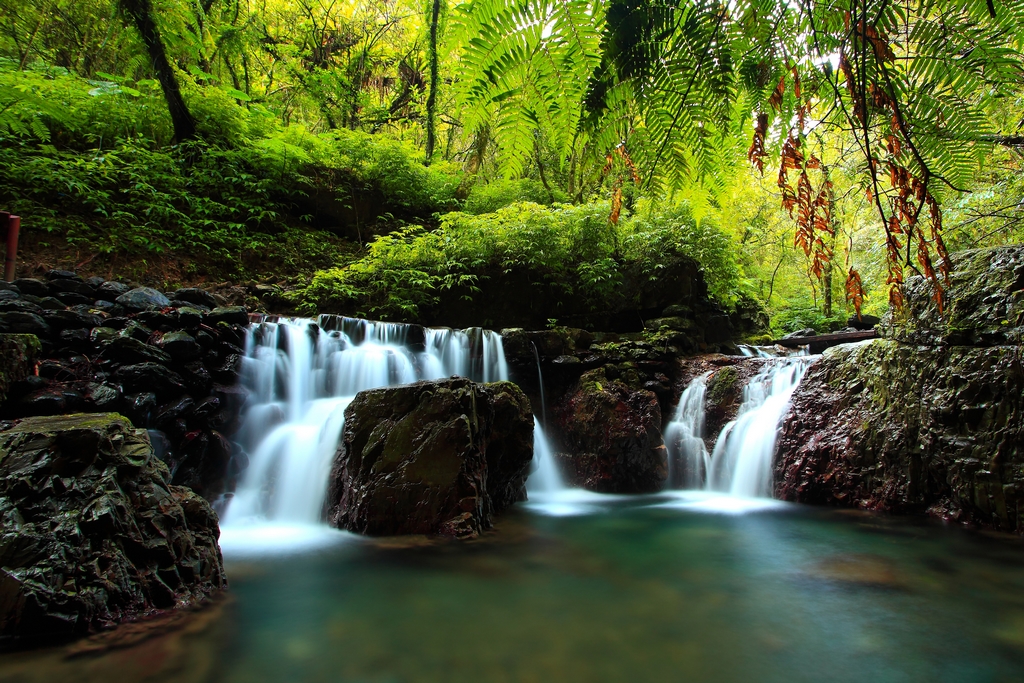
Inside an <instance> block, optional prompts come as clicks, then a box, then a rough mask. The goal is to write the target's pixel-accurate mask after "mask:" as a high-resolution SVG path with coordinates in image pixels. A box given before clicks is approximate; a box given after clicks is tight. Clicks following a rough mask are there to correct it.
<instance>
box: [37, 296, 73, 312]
mask: <svg viewBox="0 0 1024 683" xmlns="http://www.w3.org/2000/svg"><path fill="white" fill-rule="evenodd" d="M38 305H39V308H41V309H43V310H45V311H63V310H64V309H65V308H67V304H65V303H64V302H63V301H61V300H60V299H55V298H54V297H52V296H44V297H42V298H41V299H39V304H38Z"/></svg>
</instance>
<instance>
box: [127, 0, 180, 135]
mask: <svg viewBox="0 0 1024 683" xmlns="http://www.w3.org/2000/svg"><path fill="white" fill-rule="evenodd" d="M121 6H122V7H123V8H124V11H125V12H126V13H127V14H128V16H129V17H131V20H132V23H133V24H134V25H135V28H136V30H138V32H139V36H140V37H141V38H142V42H143V44H145V46H146V52H147V53H148V54H149V61H150V63H151V65H152V67H153V72H154V73H155V74H156V78H157V80H158V81H159V82H160V88H161V89H162V90H163V93H164V99H165V100H167V109H168V111H169V112H170V114H171V123H172V125H173V126H174V139H175V140H176V141H177V142H185V141H186V140H191V139H193V138H195V137H196V122H195V119H194V118H192V113H191V112H190V111H189V110H188V106H187V105H186V104H185V99H184V98H183V97H182V96H181V88H180V87H179V86H178V80H177V78H175V76H174V69H173V67H171V63H170V61H169V60H168V59H167V51H166V50H165V49H164V44H163V41H162V40H161V39H160V30H159V29H158V28H157V25H156V17H155V15H154V13H153V5H152V3H151V2H150V0H121Z"/></svg>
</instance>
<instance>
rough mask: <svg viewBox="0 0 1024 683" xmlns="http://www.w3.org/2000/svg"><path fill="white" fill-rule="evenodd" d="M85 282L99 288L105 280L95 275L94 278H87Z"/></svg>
mask: <svg viewBox="0 0 1024 683" xmlns="http://www.w3.org/2000/svg"><path fill="white" fill-rule="evenodd" d="M85 281H86V282H88V283H89V284H90V285H92V286H93V287H99V286H100V285H102V284H103V283H104V279H103V278H101V277H100V276H98V275H93V276H92V277H87V278H85Z"/></svg>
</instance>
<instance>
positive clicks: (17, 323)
mask: <svg viewBox="0 0 1024 683" xmlns="http://www.w3.org/2000/svg"><path fill="white" fill-rule="evenodd" d="M0 322H2V323H3V324H4V325H5V326H6V327H7V329H8V330H9V331H11V332H14V333H16V334H34V335H36V336H37V337H42V338H44V339H45V338H47V337H49V336H50V334H51V333H52V330H50V326H49V325H47V324H46V321H45V320H43V319H42V318H41V317H40V316H38V315H36V314H35V313H26V312H22V311H6V312H4V313H0Z"/></svg>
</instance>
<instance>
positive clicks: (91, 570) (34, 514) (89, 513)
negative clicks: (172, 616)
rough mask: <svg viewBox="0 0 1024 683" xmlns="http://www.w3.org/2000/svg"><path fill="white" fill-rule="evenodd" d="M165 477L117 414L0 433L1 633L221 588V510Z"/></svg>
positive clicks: (152, 607)
mask: <svg viewBox="0 0 1024 683" xmlns="http://www.w3.org/2000/svg"><path fill="white" fill-rule="evenodd" d="M169 479H170V477H169V473H168V471H167V468H166V466H165V465H164V464H163V463H162V462H160V460H158V459H157V458H155V457H154V456H153V451H152V447H151V446H150V443H149V440H148V438H147V435H146V433H145V431H143V430H136V429H134V428H133V427H132V425H131V424H130V423H129V422H128V421H127V420H125V419H124V418H123V417H121V416H119V415H116V414H99V415H66V416H60V417H55V418H52V417H33V418H28V419H25V420H22V421H21V422H20V423H19V424H17V425H15V426H14V427H13V428H12V429H9V430H7V431H5V432H2V433H0V519H2V520H4V524H3V526H2V527H0V636H3V637H5V638H16V639H18V640H19V641H21V642H24V643H32V644H36V643H45V642H50V641H55V640H58V639H66V638H68V637H72V636H78V635H84V634H88V633H92V632H96V631H100V630H104V629H108V628H110V627H112V626H114V625H116V624H118V623H121V622H125V621H131V620H134V619H138V618H142V617H146V616H151V615H153V614H155V613H159V612H160V611H163V610H172V609H175V608H183V607H187V606H190V605H194V604H197V603H200V602H202V601H204V600H205V599H207V598H208V597H210V596H211V595H213V594H214V593H216V592H218V591H220V590H222V589H223V588H225V587H226V586H227V580H226V578H225V573H224V567H223V561H222V558H221V555H220V550H219V548H218V546H217V538H218V536H219V529H218V520H217V515H216V513H214V511H213V510H212V508H211V507H210V506H209V505H208V504H207V503H206V501H204V500H203V499H202V498H200V497H199V496H198V495H196V494H195V493H193V492H192V491H190V490H188V489H187V488H182V487H178V486H172V485H170V483H169Z"/></svg>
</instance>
